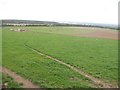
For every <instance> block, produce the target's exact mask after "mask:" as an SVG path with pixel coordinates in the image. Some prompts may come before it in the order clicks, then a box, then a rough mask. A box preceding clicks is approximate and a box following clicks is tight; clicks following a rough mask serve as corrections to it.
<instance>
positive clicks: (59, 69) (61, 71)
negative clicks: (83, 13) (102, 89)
mask: <svg viewBox="0 0 120 90" xmlns="http://www.w3.org/2000/svg"><path fill="white" fill-rule="evenodd" d="M11 28H13V29H17V28H20V27H4V28H3V66H5V67H7V68H9V69H10V70H12V71H14V72H16V73H17V74H19V75H21V76H23V77H25V78H27V79H29V80H30V81H32V82H33V83H35V84H37V85H39V86H41V87H46V88H84V87H85V88H88V87H97V86H95V85H94V84H93V83H92V81H91V80H89V79H88V78H85V77H84V76H82V75H80V74H78V73H77V72H75V71H73V70H71V69H69V68H67V67H66V66H64V65H61V64H59V63H57V62H55V61H53V60H51V59H48V58H46V57H44V56H40V55H38V54H37V53H35V52H33V51H31V50H30V49H28V48H27V47H25V45H24V44H27V45H29V46H30V47H32V48H34V49H36V50H38V51H40V52H42V53H44V54H47V55H50V56H52V57H55V58H57V59H59V60H61V61H63V62H65V63H67V64H70V65H72V66H75V67H76V68H79V69H81V70H83V71H84V72H87V73H88V74H90V75H92V76H94V77H96V78H98V79H101V80H103V81H104V82H106V83H111V84H113V85H117V81H118V40H112V39H107V38H106V39H105V38H104V39H103V38H89V37H76V36H71V34H88V33H93V32H95V31H96V30H97V29H88V28H73V27H69V28H68V27H22V28H23V29H25V30H27V31H26V32H15V31H10V29H11ZM98 30H101V29H98ZM107 31H109V29H108V30H107ZM111 31H113V32H117V31H114V30H110V32H111Z"/></svg>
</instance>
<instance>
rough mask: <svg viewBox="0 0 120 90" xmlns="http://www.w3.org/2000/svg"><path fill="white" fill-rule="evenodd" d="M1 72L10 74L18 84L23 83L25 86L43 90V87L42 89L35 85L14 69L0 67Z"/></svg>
mask: <svg viewBox="0 0 120 90" xmlns="http://www.w3.org/2000/svg"><path fill="white" fill-rule="evenodd" d="M0 72H2V73H4V74H6V75H8V76H10V77H11V78H13V80H14V81H16V82H17V83H18V84H22V87H23V88H39V90H43V89H40V87H39V86H37V85H34V84H33V83H32V82H31V81H29V80H27V79H25V78H23V77H21V76H19V75H17V74H16V73H15V72H12V71H10V70H9V69H7V68H5V67H2V68H0Z"/></svg>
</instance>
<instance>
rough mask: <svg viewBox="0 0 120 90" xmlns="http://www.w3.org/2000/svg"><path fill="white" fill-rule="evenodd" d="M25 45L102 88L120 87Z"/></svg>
mask: <svg viewBox="0 0 120 90" xmlns="http://www.w3.org/2000/svg"><path fill="white" fill-rule="evenodd" d="M24 45H25V46H26V47H27V48H29V49H31V50H32V51H34V52H36V53H37V54H39V55H41V56H45V57H47V58H49V59H51V60H54V61H56V62H58V63H60V64H62V65H65V66H67V67H68V68H70V69H72V70H74V71H75V72H77V73H79V74H80V75H83V76H84V77H86V78H88V79H90V80H91V81H93V83H94V84H96V85H97V86H98V87H100V88H117V87H118V86H113V85H112V84H108V83H105V82H104V81H102V80H100V79H97V78H95V77H93V76H92V75H90V74H88V73H86V72H84V71H82V70H80V69H78V68H76V67H74V66H72V65H70V64H67V63H65V62H63V61H61V60H58V59H57V58H54V57H52V56H50V55H46V54H44V53H42V52H40V51H38V50H36V49H34V48H32V47H30V46H29V45H27V44H25V43H24Z"/></svg>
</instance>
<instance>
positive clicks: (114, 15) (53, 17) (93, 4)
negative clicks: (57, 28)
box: [0, 0, 119, 24]
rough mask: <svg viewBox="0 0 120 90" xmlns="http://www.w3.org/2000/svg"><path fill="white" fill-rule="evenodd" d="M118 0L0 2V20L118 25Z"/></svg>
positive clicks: (22, 0) (9, 0) (21, 0)
mask: <svg viewBox="0 0 120 90" xmlns="http://www.w3.org/2000/svg"><path fill="white" fill-rule="evenodd" d="M118 1H119V0H0V11H1V13H0V19H22V20H45V21H74V22H91V23H106V24H117V23H118Z"/></svg>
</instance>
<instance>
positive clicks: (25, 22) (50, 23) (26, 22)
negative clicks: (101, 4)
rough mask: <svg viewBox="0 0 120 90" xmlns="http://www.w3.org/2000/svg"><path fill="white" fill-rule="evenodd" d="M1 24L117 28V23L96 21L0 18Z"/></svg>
mask: <svg viewBox="0 0 120 90" xmlns="http://www.w3.org/2000/svg"><path fill="white" fill-rule="evenodd" d="M2 25H3V26H8V25H9V26H10V25H26V26H27V25H28V26H30V25H33V26H34V25H38V26H81V27H99V28H111V29H118V26H117V25H112V24H98V23H83V22H81V23H80V22H53V21H35V20H14V19H13V20H12V19H5V20H2ZM0 26H1V25H0Z"/></svg>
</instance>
